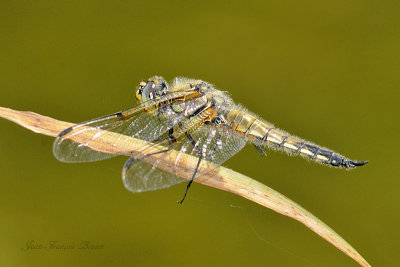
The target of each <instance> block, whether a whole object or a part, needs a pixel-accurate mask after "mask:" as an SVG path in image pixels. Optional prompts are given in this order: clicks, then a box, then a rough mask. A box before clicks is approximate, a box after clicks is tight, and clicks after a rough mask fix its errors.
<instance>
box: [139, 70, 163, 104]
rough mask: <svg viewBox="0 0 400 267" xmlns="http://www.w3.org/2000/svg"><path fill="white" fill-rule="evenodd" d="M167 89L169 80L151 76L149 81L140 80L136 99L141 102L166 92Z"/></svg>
mask: <svg viewBox="0 0 400 267" xmlns="http://www.w3.org/2000/svg"><path fill="white" fill-rule="evenodd" d="M167 91H168V86H167V82H166V81H165V80H164V79H163V78H161V77H158V76H155V77H152V78H150V79H149V80H148V81H147V82H146V81H142V82H140V84H139V85H138V87H137V88H136V99H137V101H138V102H139V103H142V102H146V101H148V100H151V99H154V98H156V97H157V96H161V95H164V94H166V93H167Z"/></svg>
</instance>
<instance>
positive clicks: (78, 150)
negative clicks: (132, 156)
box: [53, 101, 185, 162]
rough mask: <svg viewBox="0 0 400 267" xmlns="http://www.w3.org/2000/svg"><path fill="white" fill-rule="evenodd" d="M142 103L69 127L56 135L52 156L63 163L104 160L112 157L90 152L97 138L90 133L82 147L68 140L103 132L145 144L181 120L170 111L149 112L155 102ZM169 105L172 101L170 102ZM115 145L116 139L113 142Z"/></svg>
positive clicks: (155, 104)
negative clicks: (75, 136)
mask: <svg viewBox="0 0 400 267" xmlns="http://www.w3.org/2000/svg"><path fill="white" fill-rule="evenodd" d="M152 102H153V104H154V105H152V106H151V105H150V104H151V103H148V102H145V103H142V104H141V105H139V106H136V107H134V108H131V109H128V110H126V111H122V112H117V113H114V114H111V115H108V116H104V117H101V118H97V119H94V120H90V121H87V122H83V123H80V124H77V125H75V126H72V127H70V128H68V129H66V130H64V131H63V132H61V133H60V134H59V136H58V137H57V138H56V140H55V141H54V144H53V153H54V156H55V157H56V158H57V159H58V160H60V161H63V162H90V161H98V160H104V159H108V158H111V157H114V156H116V155H115V154H106V153H102V152H98V151H95V150H92V149H91V148H89V147H88V146H89V145H90V142H91V141H93V140H95V139H96V138H98V137H99V136H100V135H101V132H100V133H97V134H93V135H92V137H91V141H89V142H88V143H86V144H80V143H76V142H74V141H72V140H70V139H69V138H70V137H71V136H74V135H80V134H91V132H94V131H93V129H95V130H107V131H112V132H116V133H120V134H122V135H127V136H132V137H135V138H138V139H141V140H145V141H152V140H154V139H156V138H158V137H159V136H160V135H162V134H163V133H165V132H168V130H169V129H171V128H172V127H174V125H176V124H177V123H179V122H180V121H181V120H183V119H184V118H185V117H184V116H183V115H180V114H176V113H173V112H169V113H168V112H167V113H165V114H164V115H160V114H159V113H158V112H154V113H149V112H146V109H148V108H151V107H153V108H154V107H156V106H157V105H158V104H159V102H156V101H152ZM171 102H172V101H171ZM114 142H115V143H116V142H118V140H117V139H116V140H114Z"/></svg>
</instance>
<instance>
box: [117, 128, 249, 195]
mask: <svg viewBox="0 0 400 267" xmlns="http://www.w3.org/2000/svg"><path fill="white" fill-rule="evenodd" d="M190 137H191V138H192V139H191V138H190ZM245 144H246V140H245V139H244V138H243V137H242V136H239V135H237V134H236V133H235V132H234V131H232V130H229V129H227V128H225V126H222V125H216V124H212V125H203V126H201V127H199V128H198V129H197V130H196V131H195V132H193V133H192V134H191V135H190V136H185V137H184V138H181V139H179V140H178V141H177V142H175V143H174V144H173V145H172V146H170V147H169V149H173V150H175V151H177V152H178V153H177V156H176V158H175V164H174V165H173V167H172V168H171V169H170V171H171V173H170V172H166V171H163V170H162V169H160V168H158V167H159V166H160V165H162V164H163V160H164V158H165V157H166V156H167V153H163V155H162V156H161V157H160V158H159V159H158V160H157V161H156V162H155V163H154V164H153V165H150V164H148V163H146V162H144V161H142V160H141V159H143V157H145V156H146V151H148V149H147V148H144V149H143V150H142V152H141V153H138V154H136V155H134V157H135V158H136V160H133V159H132V158H131V159H129V160H128V161H127V162H126V163H125V166H124V169H123V171H122V179H123V182H124V185H125V187H126V188H127V189H128V190H129V191H132V192H145V191H152V190H158V189H162V188H167V187H170V186H172V185H175V184H178V183H182V182H185V181H187V180H185V179H183V178H180V177H178V176H176V175H174V173H177V171H178V169H179V168H183V167H184V168H188V169H190V170H192V172H193V173H194V171H195V169H196V165H197V162H198V161H197V160H196V161H192V162H188V161H185V162H184V161H183V160H182V159H183V157H182V155H183V154H189V155H192V156H194V157H197V158H201V160H202V161H203V160H206V161H209V162H212V163H214V164H213V168H215V167H217V166H219V165H221V164H222V163H223V162H225V161H226V160H228V159H229V158H231V157H232V156H233V155H235V154H236V153H237V152H239V151H240V150H241V149H242V148H243V147H244V145H245ZM151 146H152V145H151V144H150V145H149V147H151ZM165 147H168V145H166V144H165ZM211 170H212V169H211V168H209V169H207V171H206V172H203V173H200V172H198V173H196V176H195V178H198V177H201V176H202V175H204V174H205V173H207V172H209V171H211Z"/></svg>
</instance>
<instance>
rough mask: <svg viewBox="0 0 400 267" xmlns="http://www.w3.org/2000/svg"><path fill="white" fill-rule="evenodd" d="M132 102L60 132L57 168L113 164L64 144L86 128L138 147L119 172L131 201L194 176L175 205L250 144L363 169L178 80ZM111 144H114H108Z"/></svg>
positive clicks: (158, 81)
mask: <svg viewBox="0 0 400 267" xmlns="http://www.w3.org/2000/svg"><path fill="white" fill-rule="evenodd" d="M136 99H137V102H138V105H137V106H135V107H133V108H130V109H127V110H124V111H119V112H116V113H113V114H111V115H107V116H103V117H100V118H96V119H92V120H89V121H86V122H82V123H79V124H76V125H74V126H72V127H69V128H67V129H65V130H64V131H62V132H61V133H60V134H59V135H58V137H57V138H56V140H55V141H54V145H53V153H54V155H55V157H56V158H57V159H58V160H60V161H62V162H92V161H99V160H104V159H108V158H111V157H114V156H117V154H107V153H103V152H99V151H96V150H93V149H91V148H90V147H89V143H90V141H89V142H88V143H85V144H82V143H77V142H74V141H72V140H71V139H70V138H71V137H72V136H76V135H80V134H84V133H85V131H87V130H88V129H90V128H95V129H98V130H104V131H111V132H115V133H118V134H121V135H126V136H131V137H134V138H138V139H140V140H143V141H145V142H144V145H143V146H142V147H141V148H140V149H138V150H137V151H132V153H131V154H130V156H131V157H130V158H129V159H128V160H127V161H126V162H125V164H124V167H123V170H122V180H123V183H124V185H125V187H126V188H127V189H128V190H129V191H132V192H135V193H136V192H146V191H152V190H158V189H162V188H167V187H170V186H172V185H175V184H179V183H182V182H184V181H187V180H186V179H183V178H181V177H178V176H177V175H175V173H177V170H178V169H179V168H183V167H185V168H188V167H189V168H190V170H192V173H193V175H192V177H191V179H190V180H189V182H188V184H187V186H186V191H185V194H184V196H183V198H182V199H181V201H179V202H178V203H182V202H183V200H184V199H185V197H186V195H187V193H188V190H189V188H190V186H191V184H192V182H193V180H194V179H195V178H196V177H199V176H201V175H202V174H201V173H199V171H198V170H199V166H200V163H201V162H202V161H205V162H211V163H213V165H212V166H214V167H217V166H220V165H221V164H223V163H224V162H225V161H226V160H228V159H229V158H231V157H232V156H234V155H235V154H236V153H237V152H239V151H240V150H241V149H242V148H243V147H244V146H245V145H246V144H247V143H251V144H253V145H254V146H255V147H256V148H257V150H258V152H259V153H260V154H261V155H265V153H266V150H267V149H268V148H272V149H275V150H281V151H284V152H287V153H288V154H292V155H300V156H302V157H304V158H307V159H309V160H312V161H315V162H318V163H322V164H326V165H329V166H333V167H337V168H345V169H352V168H356V167H359V166H363V165H365V164H366V163H367V162H368V161H357V160H351V159H349V158H346V157H344V156H342V155H341V154H338V153H336V152H333V151H332V150H330V149H327V148H324V147H321V146H318V145H316V144H314V143H311V142H309V141H305V140H303V139H301V138H299V137H296V136H294V135H291V134H289V133H287V132H285V131H283V130H280V129H279V128H276V127H275V126H274V125H272V124H271V123H269V122H267V121H265V120H263V119H262V118H260V117H258V116H257V115H255V114H253V113H252V112H250V111H248V110H247V109H246V108H244V107H243V106H241V105H238V104H235V103H234V102H233V100H232V98H231V97H230V96H229V94H228V93H227V92H224V91H220V90H218V89H216V88H215V87H214V85H212V84H210V83H208V82H205V81H202V80H196V79H188V78H182V77H178V78H175V79H174V80H173V82H172V85H171V86H170V85H169V84H168V83H167V82H166V80H165V79H164V78H162V77H160V76H154V77H151V78H150V79H148V80H147V81H142V82H140V84H139V85H138V87H137V88H136ZM100 133H101V132H100ZM94 138H96V135H95V136H93V139H94ZM118 141H119V138H117V137H115V140H113V142H112V144H113V143H117V142H118ZM112 144H111V145H112ZM155 145H158V146H162V147H164V148H165V149H163V150H161V151H159V152H156V153H160V154H161V155H159V156H160V157H159V158H158V159H157V161H156V162H154V163H152V164H149V163H147V162H146V161H144V160H143V159H145V157H147V156H149V155H150V152H149V151H151V148H152V147H154V146H155ZM171 150H174V151H175V152H176V153H175V154H174V155H176V156H174V157H175V158H174V164H173V167H172V169H171V170H169V172H166V171H164V170H162V169H161V168H159V167H160V166H161V164H162V162H163V159H165V157H166V155H167V154H168V151H171ZM184 154H188V155H191V156H194V157H195V158H196V161H193V163H189V164H191V165H190V166H187V164H188V163H187V162H183V157H182V155H184ZM184 164H185V166H184Z"/></svg>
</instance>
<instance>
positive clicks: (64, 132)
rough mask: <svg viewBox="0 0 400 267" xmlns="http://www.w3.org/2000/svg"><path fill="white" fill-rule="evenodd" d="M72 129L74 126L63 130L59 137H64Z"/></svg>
mask: <svg viewBox="0 0 400 267" xmlns="http://www.w3.org/2000/svg"><path fill="white" fill-rule="evenodd" d="M70 131H72V127H68V128H67V129H65V130H63V131H62V132H61V133H59V134H58V136H59V137H63V136H64V135H66V134H67V133H69V132H70Z"/></svg>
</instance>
